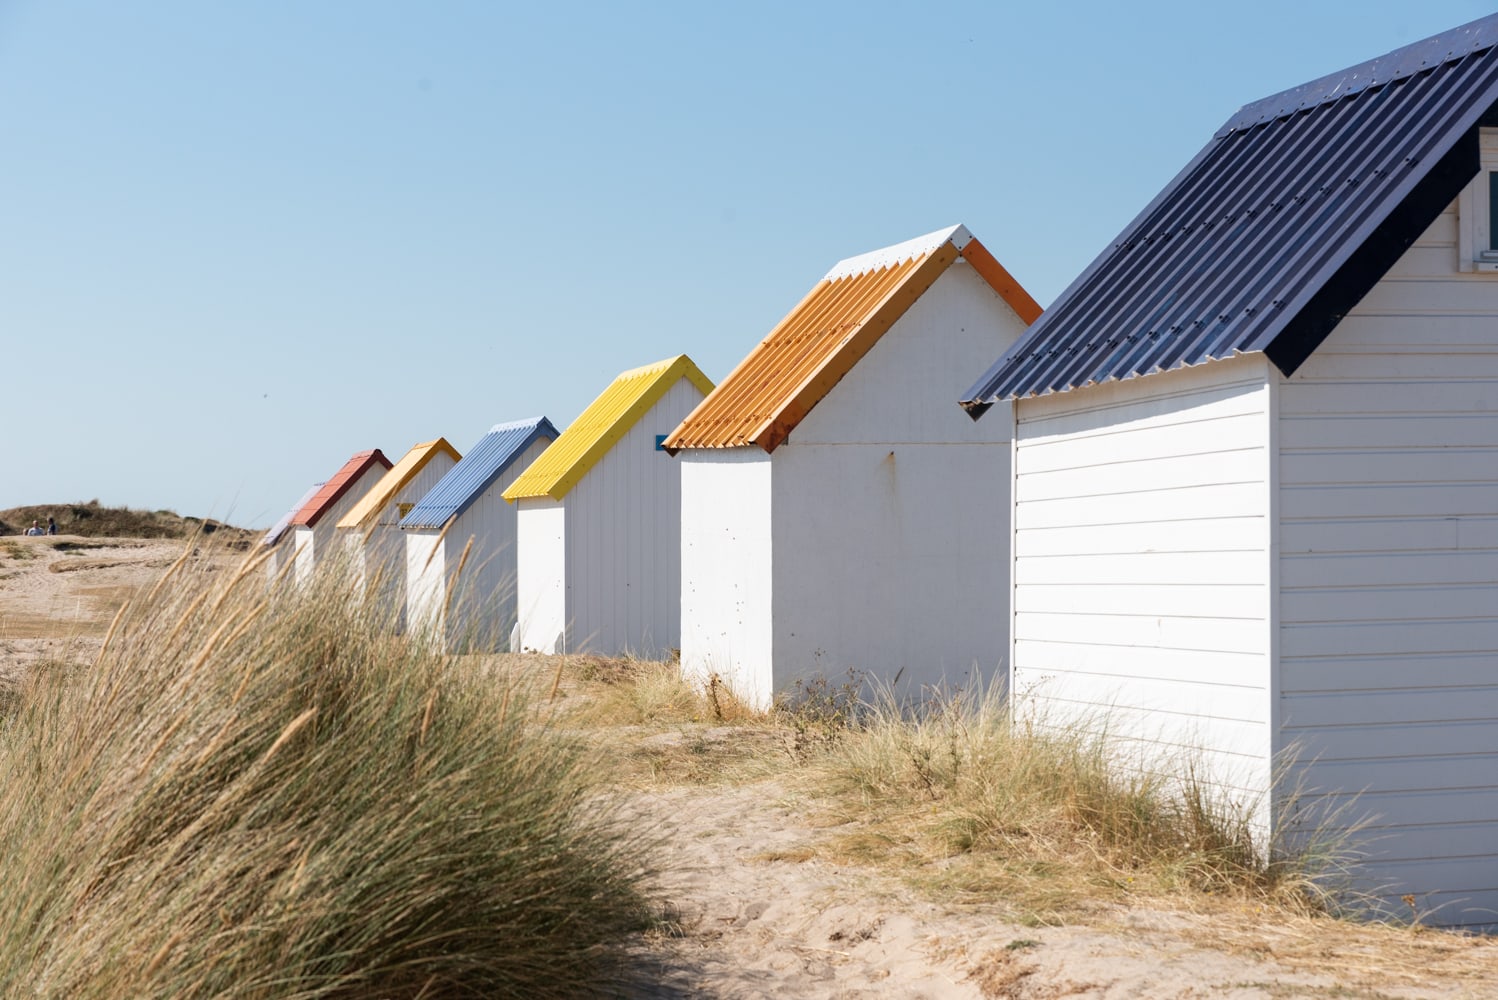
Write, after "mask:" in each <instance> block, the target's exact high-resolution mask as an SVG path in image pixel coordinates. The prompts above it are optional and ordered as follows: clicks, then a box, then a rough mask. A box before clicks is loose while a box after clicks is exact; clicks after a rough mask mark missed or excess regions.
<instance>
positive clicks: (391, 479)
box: [338, 438, 462, 528]
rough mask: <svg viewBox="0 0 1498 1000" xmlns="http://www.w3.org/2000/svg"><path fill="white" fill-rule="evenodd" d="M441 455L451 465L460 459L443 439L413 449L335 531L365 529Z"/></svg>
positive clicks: (356, 505) (346, 515)
mask: <svg viewBox="0 0 1498 1000" xmlns="http://www.w3.org/2000/svg"><path fill="white" fill-rule="evenodd" d="M443 453H446V454H448V455H451V456H452V460H453V461H454V462H456V461H457V460H458V459H459V458H461V457H462V456H461V455H459V454H458V450H457V449H456V448H454V447H453V446H452V445H450V444H448V443H447V438H438V439H437V440H435V441H423V442H422V443H421V444H418V445H414V446H413V447H412V448H411V450H410V451H408V452H406V454H405V455H404V456H403V457H402V458H401V460H400V461H399V462H396V463H395V465H394V466H393V467H392V468H391V469H390V470H389V471H388V472H386V473H385V474H384V475H383V476H381V477H380V481H379V482H377V483H375V485H374V489H372V490H370V491H369V492H368V493H366V494H364V496H363V498H362V499H360V501H359V502H358V503H356V504H354V506H353V509H352V510H350V511H349V512H348V513H347V514H345V515H343V520H341V521H339V522H338V527H340V528H367V527H369V525H370V524H371V523H373V522H374V519H375V518H377V517H379V516H380V511H382V510H384V509H385V507H386V506H387V505H388V504H389V503H390V501H391V500H392V499H394V498H395V495H396V494H397V493H399V492H400V491H401V490H402V489H404V488H405V485H406V484H407V483H409V482H410V481H411V480H413V479H415V478H416V474H417V473H418V472H420V471H421V470H422V469H424V468H426V466H427V463H428V462H430V461H431V460H432V459H434V458H436V457H437V456H438V455H441V454H443Z"/></svg>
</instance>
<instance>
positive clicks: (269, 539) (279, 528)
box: [260, 483, 326, 545]
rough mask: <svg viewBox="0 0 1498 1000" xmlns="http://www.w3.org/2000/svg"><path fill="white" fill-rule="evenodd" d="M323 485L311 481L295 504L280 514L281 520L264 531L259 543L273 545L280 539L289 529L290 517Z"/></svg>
mask: <svg viewBox="0 0 1498 1000" xmlns="http://www.w3.org/2000/svg"><path fill="white" fill-rule="evenodd" d="M324 485H326V484H325V483H313V484H312V487H311V489H309V490H307V492H306V493H303V494H302V498H301V499H300V500H298V501H297V502H296V503H295V504H293V505H292V508H291V509H290V510H288V511H287V512H286V513H285V514H282V515H281V520H279V521H277V522H276V523H275V524H273V525H271V529H270V530H269V531H267V532H266V533H265V537H264V538H262V539H261V540H260V544H261V545H275V544H276V543H277V542H279V541H280V540H281V536H282V535H284V534H286V532H287V531H289V530H290V529H291V519H292V518H294V517H296V516H297V513H298V512H300V511H301V509H302V508H303V507H305V506H307V502H308V501H309V500H311V499H312V498H313V496H315V495H316V494H317V491H318V490H320V489H322V488H323V486H324Z"/></svg>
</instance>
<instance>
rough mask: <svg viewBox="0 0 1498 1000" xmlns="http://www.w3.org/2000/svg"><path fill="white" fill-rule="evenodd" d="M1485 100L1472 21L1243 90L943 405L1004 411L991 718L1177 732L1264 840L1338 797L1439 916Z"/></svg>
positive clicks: (1485, 834) (1493, 610)
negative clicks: (1004, 497) (1003, 664)
mask: <svg viewBox="0 0 1498 1000" xmlns="http://www.w3.org/2000/svg"><path fill="white" fill-rule="evenodd" d="M1489 123H1492V125H1494V126H1498V16H1494V17H1488V18H1486V19H1484V20H1481V21H1477V22H1474V23H1473V24H1470V25H1467V26H1465V27H1463V28H1460V29H1457V30H1455V31H1452V32H1449V33H1447V34H1446V35H1442V36H1439V37H1436V38H1433V39H1427V40H1426V41H1423V42H1418V43H1416V44H1414V45H1412V46H1409V47H1408V48H1405V49H1400V50H1397V51H1395V52H1392V53H1389V54H1388V55H1385V56H1382V57H1380V58H1379V59H1377V60H1374V61H1372V62H1370V63H1367V64H1364V65H1361V66H1356V67H1353V68H1351V69H1348V70H1346V71H1344V72H1340V73H1335V74H1332V75H1331V76H1328V77H1326V78H1324V79H1320V80H1316V81H1313V82H1312V83H1309V84H1306V85H1304V86H1302V87H1297V88H1295V89H1293V90H1291V91H1287V92H1285V93H1283V94H1277V95H1274V96H1273V97H1270V98H1267V99H1265V100H1263V101H1259V102H1257V103H1255V104H1250V105H1248V106H1246V107H1244V108H1243V109H1242V110H1241V111H1239V112H1238V113H1237V114H1236V115H1234V116H1233V117H1232V118H1231V119H1230V120H1229V121H1228V122H1227V124H1226V125H1224V126H1223V128H1222V129H1220V130H1219V131H1218V132H1217V134H1216V135H1215V136H1214V137H1213V138H1212V140H1211V141H1210V142H1209V143H1208V144H1207V146H1206V148H1205V149H1203V150H1202V151H1201V153H1200V154H1198V156H1197V157H1196V158H1195V159H1194V160H1193V161H1192V162H1191V163H1190V164H1188V165H1187V167H1186V168H1185V169H1184V170H1183V171H1182V172H1181V173H1180V174H1179V175H1178V176H1177V177H1176V178H1175V180H1174V181H1172V182H1171V184H1170V185H1169V186H1168V187H1167V188H1165V190H1164V191H1163V192H1161V194H1160V195H1159V196H1158V197H1156V199H1155V200H1154V201H1153V202H1152V203H1151V204H1150V205H1149V206H1148V207H1147V208H1146V209H1145V210H1144V211H1143V213H1142V214H1141V215H1140V216H1139V217H1138V218H1137V219H1136V220H1135V221H1134V222H1133V223H1131V224H1130V225H1129V227H1128V228H1127V229H1126V230H1125V231H1124V233H1123V234H1122V235H1120V236H1119V237H1118V239H1117V240H1115V241H1114V242H1113V243H1112V244H1110V246H1109V248H1108V249H1107V250H1105V251H1104V252H1103V254H1102V255H1101V256H1100V257H1098V259H1097V260H1096V261H1095V262H1094V263H1093V264H1092V266H1091V267H1089V268H1088V269H1087V270H1086V271H1085V272H1084V273H1083V274H1082V275H1081V277H1079V278H1078V279H1077V280H1076V281H1075V282H1074V283H1073V284H1072V285H1071V287H1070V288H1068V289H1067V290H1066V292H1064V293H1063V295H1062V296H1061V298H1060V299H1059V300H1058V301H1057V302H1056V303H1055V304H1054V305H1053V306H1051V307H1050V309H1049V310H1047V312H1046V314H1045V315H1044V316H1043V317H1041V319H1040V320H1039V321H1037V322H1036V323H1035V324H1034V326H1032V327H1031V329H1030V331H1029V332H1028V334H1027V335H1026V336H1025V337H1024V338H1022V339H1021V340H1020V342H1019V343H1017V344H1016V345H1015V346H1014V347H1013V348H1011V349H1010V350H1009V351H1008V352H1007V353H1006V354H1005V355H1004V356H1003V357H1002V358H1001V359H1000V360H999V362H998V363H997V364H996V365H994V367H993V368H992V369H991V370H990V371H989V372H988V373H987V375H985V376H984V377H983V378H982V379H981V380H980V381H979V382H978V384H976V385H975V386H973V387H972V388H971V389H970V390H969V392H968V393H967V397H966V399H967V402H966V403H965V404H964V405H967V406H969V407H970V408H971V409H973V410H974V411H975V412H981V411H982V409H983V408H984V407H987V406H990V405H994V404H996V403H1002V404H1003V406H1004V410H1003V412H1001V413H997V414H993V415H991V416H989V417H985V418H984V420H988V419H993V417H994V416H997V418H998V419H999V420H1000V422H1001V423H1007V422H1008V420H1009V416H1008V412H1009V406H1010V405H1011V403H1010V401H1013V404H1012V405H1013V406H1014V414H1015V420H1016V423H1017V427H1016V432H1015V434H1016V441H1015V451H1014V454H1015V465H1014V496H1015V504H1014V510H1013V522H1012V527H1013V532H1014V563H1013V579H1014V583H1013V607H1014V624H1013V638H1012V646H1011V649H1012V656H1011V659H1012V688H1011V689H1012V691H1013V692H1014V694H1015V696H1016V698H1017V699H1019V703H1018V706H1017V707H1018V709H1019V710H1020V711H1030V710H1035V711H1037V712H1039V713H1041V714H1042V715H1045V716H1049V717H1066V716H1075V715H1077V714H1079V713H1095V714H1097V715H1098V716H1099V717H1106V718H1107V719H1108V720H1109V724H1110V726H1111V727H1112V728H1113V730H1114V732H1115V734H1117V735H1120V736H1131V737H1133V738H1134V739H1135V740H1137V741H1139V742H1138V744H1137V745H1138V746H1139V747H1140V748H1141V749H1144V750H1145V751H1147V752H1150V753H1166V752H1174V751H1175V750H1176V749H1178V748H1180V747H1183V746H1189V747H1196V748H1199V749H1200V751H1201V752H1202V753H1204V755H1205V760H1206V762H1207V763H1208V764H1209V765H1210V766H1211V768H1212V771H1213V773H1214V774H1215V775H1216V776H1217V779H1218V780H1219V781H1221V782H1222V783H1223V784H1224V785H1225V786H1226V787H1227V788H1229V789H1231V790H1233V792H1234V794H1236V795H1238V796H1241V797H1242V798H1244V799H1245V800H1246V801H1249V802H1254V801H1263V802H1264V806H1263V812H1262V813H1261V816H1260V821H1261V825H1262V826H1263V827H1265V828H1267V829H1266V832H1269V833H1271V834H1273V835H1275V836H1293V835H1295V834H1296V832H1297V831H1299V830H1302V829H1304V827H1305V825H1306V824H1307V823H1312V822H1326V821H1328V820H1327V818H1328V817H1329V816H1334V815H1335V812H1336V807H1337V806H1339V805H1344V804H1349V803H1350V812H1349V813H1348V815H1349V816H1367V817H1370V818H1371V820H1372V825H1371V827H1370V828H1369V829H1368V830H1366V831H1364V832H1363V833H1362V834H1360V835H1359V838H1360V840H1361V841H1362V842H1363V843H1364V846H1365V850H1366V851H1367V856H1366V858H1365V859H1364V860H1363V862H1362V864H1361V865H1360V868H1359V872H1360V878H1361V888H1364V889H1368V890H1371V891H1375V892H1378V893H1381V894H1382V895H1384V896H1385V897H1386V898H1387V899H1388V900H1389V901H1390V907H1391V909H1392V910H1394V911H1396V912H1400V913H1403V914H1406V915H1407V914H1408V913H1409V907H1408V906H1406V905H1405V904H1404V903H1402V902H1400V901H1399V897H1400V896H1402V895H1404V894H1409V895H1410V896H1411V897H1413V899H1414V901H1415V906H1416V908H1417V909H1418V910H1419V911H1420V912H1422V913H1423V914H1425V915H1426V916H1427V918H1428V919H1430V920H1432V921H1434V922H1436V923H1440V924H1450V925H1470V926H1483V925H1487V926H1491V925H1494V924H1495V923H1498V669H1495V668H1498V129H1495V128H1490V127H1489ZM1006 585H1007V584H1006V581H1005V576H1004V574H1002V573H996V574H995V587H994V590H995V591H996V592H997V593H996V594H995V598H996V603H995V605H994V608H995V611H998V610H999V609H1000V608H1001V607H1002V592H1003V590H1004V589H1005V587H1006ZM1287 760H1293V761H1295V762H1296V763H1294V764H1293V765H1292V766H1291V772H1290V775H1289V776H1288V778H1286V779H1285V780H1276V777H1277V776H1276V768H1277V766H1279V765H1281V764H1284V763H1285V762H1286V761H1287ZM1297 784H1298V785H1299V786H1300V791H1299V793H1298V794H1296V793H1295V788H1296V785H1297ZM1330 822H1332V823H1333V825H1334V827H1335V826H1339V825H1340V823H1341V821H1340V820H1335V819H1333V820H1330Z"/></svg>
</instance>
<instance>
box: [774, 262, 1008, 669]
mask: <svg viewBox="0 0 1498 1000" xmlns="http://www.w3.org/2000/svg"><path fill="white" fill-rule="evenodd" d="M1023 332H1024V323H1023V322H1022V321H1021V320H1020V318H1019V317H1018V316H1017V315H1015V313H1014V311H1013V310H1012V309H1011V308H1010V307H1009V306H1008V305H1007V304H1006V303H1005V302H1004V301H1003V299H1001V298H1000V297H999V296H998V295H997V294H996V293H995V292H994V291H993V289H992V288H991V287H990V286H989V285H988V284H987V283H986V282H984V281H983V279H982V278H980V277H979V276H978V275H977V274H975V273H974V272H973V270H972V268H971V267H970V266H968V265H967V264H966V263H965V262H962V263H956V264H953V265H952V266H951V267H950V268H948V269H947V270H946V271H945V272H943V274H942V275H941V277H939V278H938V279H937V280H936V281H935V282H934V283H933V284H932V285H931V287H930V288H928V289H927V290H926V291H925V293H924V294H922V296H921V297H920V298H919V299H918V300H916V302H915V303H914V304H913V305H912V306H911V307H910V309H909V310H907V311H906V313H905V314H904V315H903V316H901V317H900V319H899V320H897V321H896V322H895V324H894V325H893V326H892V327H891V328H890V329H889V330H888V331H887V332H886V333H885V334H884V336H883V337H881V338H880V339H879V341H878V342H877V343H876V344H875V345H874V346H873V348H871V349H870V351H869V352H868V354H866V355H865V356H864V357H863V358H862V359H861V360H860V361H859V362H858V364H857V365H855V366H854V367H853V369H852V370H851V371H850V372H849V373H848V374H847V375H845V376H844V377H843V379H842V381H840V382H839V383H838V384H837V385H835V386H833V388H832V389H831V390H830V391H829V392H828V393H827V395H826V396H824V397H823V399H822V400H821V401H820V402H819V403H818V404H817V405H816V406H815V407H814V408H813V409H812V410H811V412H810V413H809V414H808V415H807V416H806V417H805V418H804V419H803V420H802V421H801V423H800V424H799V425H797V427H796V428H795V429H794V430H793V431H791V434H790V438H789V440H788V441H787V442H786V443H784V444H782V445H781V446H780V448H778V449H777V450H776V451H775V452H774V453H773V455H772V456H771V458H772V462H771V465H772V480H773V481H772V491H773V502H772V505H771V506H772V508H773V512H774V552H775V555H774V566H773V574H774V601H773V614H774V629H775V634H774V668H773V677H772V683H773V688H774V690H776V691H787V690H790V689H792V688H793V687H794V685H795V683H796V682H797V681H798V680H804V679H809V678H811V677H813V676H815V675H818V674H820V675H823V676H825V677H827V678H828V679H830V680H831V681H832V682H833V683H841V682H843V681H846V680H848V679H849V678H850V673H849V672H850V671H851V672H852V676H857V677H859V678H861V679H863V680H865V681H868V682H872V683H876V684H884V685H892V686H895V687H896V688H897V689H898V691H899V693H900V694H901V695H905V694H917V695H919V694H920V693H921V692H922V691H923V689H931V688H936V687H940V686H959V685H962V684H964V683H967V682H968V681H970V680H972V679H974V678H975V676H976V677H977V678H979V679H982V680H984V681H988V680H995V679H1001V678H1002V676H1003V672H1004V671H1005V670H1006V666H1005V657H1006V655H1007V646H1008V628H1007V625H1008V609H1007V606H1006V605H1007V602H1006V601H1004V600H1003V595H1004V594H1006V593H1007V588H1008V565H1009V532H1008V509H1009V502H1008V498H1009V487H1010V474H1009V472H1010V470H1009V460H1010V438H1011V436H1012V431H1013V424H1012V411H1011V410H1010V408H1009V407H1008V406H1007V405H1004V406H998V407H994V408H993V409H992V410H990V411H989V412H988V413H987V414H986V415H985V416H984V417H983V419H982V420H978V421H973V420H972V419H971V418H969V417H968V415H967V414H966V413H965V412H964V411H963V410H962V409H961V408H960V407H959V406H958V405H957V403H956V400H957V399H958V398H959V397H960V396H961V394H962V392H963V390H964V389H966V388H967V387H968V385H969V384H970V383H971V382H972V377H973V373H974V372H978V371H982V370H983V369H984V368H985V367H987V366H988V365H989V364H991V363H992V361H993V359H994V358H995V357H997V356H998V355H1000V354H1002V353H1003V352H1004V351H1005V350H1006V349H1007V348H1008V347H1009V345H1010V344H1012V343H1013V342H1014V341H1015V340H1016V339H1017V338H1018V337H1019V335H1020V334H1021V333H1023ZM995 594H998V595H1000V598H999V603H998V606H997V607H996V606H995Z"/></svg>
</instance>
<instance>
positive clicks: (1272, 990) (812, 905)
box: [636, 780, 1498, 1000]
mask: <svg viewBox="0 0 1498 1000" xmlns="http://www.w3.org/2000/svg"><path fill="white" fill-rule="evenodd" d="M636 808H637V809H638V810H639V811H640V812H641V813H643V814H644V815H645V816H647V817H649V818H651V819H653V820H654V821H655V822H657V823H659V825H660V829H661V831H662V833H663V834H664V836H665V837H666V839H667V842H668V845H669V846H668V848H667V850H668V859H669V867H668V870H667V871H666V872H665V873H664V874H663V875H662V876H661V878H660V880H659V889H660V890H661V892H662V893H663V894H664V895H665V897H666V898H667V899H668V900H669V901H670V905H671V907H672V908H673V911H674V914H675V917H676V920H677V922H678V923H679V925H680V928H681V933H680V935H679V936H678V937H675V938H670V939H666V940H664V941H656V942H654V943H653V948H654V952H655V955H656V957H657V959H658V960H659V961H661V962H662V963H663V964H664V965H666V966H667V967H674V969H675V970H676V972H677V975H675V976H666V975H664V974H663V977H662V978H663V979H665V980H666V981H668V982H669V983H670V984H671V985H670V986H669V987H667V988H663V989H662V991H661V992H660V994H659V995H660V996H715V997H734V998H741V997H742V998H761V997H762V998H767V1000H771V998H773V1000H802V998H804V1000H834V998H837V1000H852V998H864V997H870V998H872V997H886V998H895V1000H913V998H917V997H933V998H934V997H942V998H954V1000H965V998H974V1000H977V998H1019V1000H1049V998H1060V997H1088V998H1098V1000H1121V998H1126V997H1127V998H1139V997H1147V998H1207V997H1211V998H1233V1000H1247V998H1273V1000H1283V998H1287V997H1345V998H1365V1000H1380V998H1408V1000H1414V998H1421V1000H1425V998H1429V1000H1435V998H1451V997H1468V998H1484V997H1498V964H1495V965H1494V967H1493V969H1492V972H1493V975H1492V976H1491V977H1482V978H1481V979H1480V980H1479V981H1475V982H1455V983H1453V982H1450V981H1447V982H1442V983H1436V982H1422V981H1421V977H1420V976H1419V975H1418V974H1415V975H1407V976H1403V977H1400V976H1391V975H1389V974H1388V973H1387V972H1378V971H1376V970H1374V971H1368V970H1366V969H1364V968H1362V967H1361V965H1360V963H1361V961H1362V959H1361V958H1360V956H1359V955H1358V954H1356V949H1357V947H1358V945H1357V943H1356V934H1354V943H1353V944H1352V945H1351V946H1349V947H1350V951H1349V953H1348V954H1345V955H1343V956H1341V960H1339V959H1338V949H1339V948H1340V947H1343V946H1342V945H1339V944H1337V943H1335V942H1325V943H1324V944H1322V943H1318V942H1316V941H1308V940H1307V939H1306V936H1307V935H1308V934H1310V935H1314V934H1316V933H1317V929H1316V927H1315V926H1314V925H1309V926H1285V925H1264V924H1256V923H1255V922H1254V921H1253V920H1252V919H1251V918H1246V919H1244V920H1243V921H1241V923H1242V926H1241V927H1236V926H1235V927H1233V928H1231V930H1230V932H1229V933H1230V935H1232V936H1237V937H1238V938H1239V940H1240V943H1239V945H1238V947H1235V948H1233V949H1230V950H1224V949H1222V948H1220V947H1217V946H1215V945H1216V943H1217V942H1220V941H1221V940H1222V938H1223V936H1224V934H1223V927H1222V924H1221V919H1220V917H1219V918H1216V920H1217V922H1216V923H1215V924H1214V923H1213V920H1214V918H1212V917H1208V916H1198V915H1194V914H1179V913H1170V912H1161V911H1157V910H1150V909H1139V910H1130V911H1119V912H1117V913H1115V914H1113V915H1111V916H1109V917H1107V918H1106V919H1104V920H1102V921H1100V922H1099V923H1100V925H1099V926H1077V927H1039V928H1037V927H1023V926H1020V925H1018V924H1015V923H1013V922H1011V920H1012V918H1011V917H1010V916H1009V915H1008V914H1006V912H1005V911H1004V909H1003V907H1002V906H1000V905H989V906H973V907H952V906H942V905H938V904H935V903H932V902H930V901H928V900H922V899H919V898H917V897H916V896H915V895H914V894H913V893H912V892H911V891H910V890H909V889H908V888H907V887H905V886H904V885H902V884H901V883H900V882H899V881H898V880H896V879H893V878H890V877H889V876H886V875H882V874H879V873H876V872H871V871H867V870H861V869H857V868H845V867H839V866H832V865H829V864H827V863H825V862H822V861H819V860H805V861H795V860H791V861H787V860H767V858H777V857H786V856H789V857H792V858H794V857H797V856H798V855H800V856H804V854H805V853H806V852H805V851H800V852H798V850H797V849H798V848H804V847H805V845H807V844H809V843H812V842H813V841H814V840H815V839H816V838H817V837H819V836H823V835H825V834H826V831H822V830H818V829H817V828H816V825H815V822H814V820H812V819H811V816H812V815H813V813H814V812H815V810H814V809H813V808H812V807H811V806H810V804H806V803H800V802H798V801H797V800H796V799H795V798H794V797H792V796H790V795H788V794H787V792H786V789H785V786H784V785H783V784H782V783H780V782H778V781H775V780H771V781H764V782H759V783H756V784H751V785H747V786H741V787H734V788H688V789H670V790H666V791H655V792H647V793H641V794H640V795H639V796H638V799H637V801H636ZM1322 929H1323V930H1324V926H1323V928H1322ZM1363 945H1364V946H1366V942H1364V943H1363ZM1308 950H1309V951H1312V952H1315V951H1317V950H1319V951H1321V952H1324V953H1325V954H1324V958H1323V959H1322V960H1321V961H1319V962H1312V963H1307V962H1306V961H1305V960H1304V959H1303V958H1300V957H1299V956H1302V955H1304V954H1305V953H1306V952H1307V951H1308ZM1489 951H1492V949H1489ZM1280 953H1283V954H1287V955H1291V956H1296V957H1294V958H1292V959H1291V960H1289V961H1284V962H1282V961H1279V960H1277V959H1276V958H1275V957H1274V956H1275V955H1277V954H1280ZM1494 957H1498V954H1495V955H1494Z"/></svg>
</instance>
